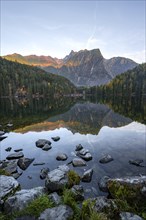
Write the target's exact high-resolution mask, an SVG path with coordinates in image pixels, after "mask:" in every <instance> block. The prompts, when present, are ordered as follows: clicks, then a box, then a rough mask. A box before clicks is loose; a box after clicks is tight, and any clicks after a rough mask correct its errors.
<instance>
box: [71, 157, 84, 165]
mask: <svg viewBox="0 0 146 220" xmlns="http://www.w3.org/2000/svg"><path fill="white" fill-rule="evenodd" d="M72 164H73V166H74V167H82V166H86V163H85V162H84V161H83V160H82V159H80V158H74V159H73V160H72Z"/></svg>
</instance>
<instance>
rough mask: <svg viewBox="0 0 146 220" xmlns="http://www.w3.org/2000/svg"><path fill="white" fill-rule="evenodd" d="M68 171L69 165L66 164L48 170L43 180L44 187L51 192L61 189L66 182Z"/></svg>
mask: <svg viewBox="0 0 146 220" xmlns="http://www.w3.org/2000/svg"><path fill="white" fill-rule="evenodd" d="M68 171H69V167H68V166H66V165H62V166H59V167H58V168H57V169H55V170H52V171H50V172H49V173H48V175H47V177H46V181H45V186H46V188H47V189H48V190H49V191H51V192H55V191H58V190H61V189H63V188H64V187H65V186H66V185H67V183H68V178H67V173H68Z"/></svg>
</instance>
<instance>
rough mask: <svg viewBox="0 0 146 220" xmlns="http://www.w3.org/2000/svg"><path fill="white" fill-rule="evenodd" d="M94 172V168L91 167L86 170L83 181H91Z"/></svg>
mask: <svg viewBox="0 0 146 220" xmlns="http://www.w3.org/2000/svg"><path fill="white" fill-rule="evenodd" d="M92 174H93V169H89V170H87V171H85V172H84V174H83V176H82V181H83V182H90V181H91V179H92Z"/></svg>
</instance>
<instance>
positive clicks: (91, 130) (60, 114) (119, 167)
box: [0, 99, 146, 196]
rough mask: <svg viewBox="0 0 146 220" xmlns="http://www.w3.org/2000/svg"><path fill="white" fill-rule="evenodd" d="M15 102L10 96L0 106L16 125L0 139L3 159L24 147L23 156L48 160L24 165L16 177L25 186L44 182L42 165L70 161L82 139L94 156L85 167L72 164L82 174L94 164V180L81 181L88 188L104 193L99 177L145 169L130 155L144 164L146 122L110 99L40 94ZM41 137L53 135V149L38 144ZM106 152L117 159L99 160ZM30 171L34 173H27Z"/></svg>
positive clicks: (2, 118) (1, 116) (2, 116)
mask: <svg viewBox="0 0 146 220" xmlns="http://www.w3.org/2000/svg"><path fill="white" fill-rule="evenodd" d="M1 104H2V100H1ZM11 105H12V103H10V101H9V100H7V101H6V100H5V101H4V102H3V105H2V108H1V109H0V124H2V126H4V125H5V123H6V120H7V122H8V121H11V122H12V123H13V124H14V128H13V129H14V130H13V131H11V132H9V133H7V134H6V135H7V136H8V137H7V138H6V139H4V140H3V141H2V142H1V143H0V147H1V160H3V159H5V158H6V156H7V155H8V154H10V153H12V152H13V151H14V150H15V149H18V148H23V153H24V155H25V157H29V158H35V161H34V162H35V163H38V162H44V163H45V165H42V166H33V164H31V165H30V166H29V167H28V169H27V170H25V171H23V174H22V176H20V177H19V178H18V181H19V182H20V184H21V187H22V188H32V187H34V186H40V185H44V180H41V179H40V177H39V175H40V170H41V169H42V168H43V167H48V168H49V169H50V170H52V169H55V168H56V167H57V166H59V165H61V164H67V163H69V162H70V161H71V160H72V159H73V158H75V157H76V155H75V147H76V145H78V144H82V145H83V146H84V148H86V149H89V151H90V152H91V154H92V156H93V159H92V160H91V161H88V162H86V163H87V166H86V167H78V168H74V167H73V166H72V165H71V164H70V165H69V166H70V168H71V169H75V170H76V171H77V172H78V173H79V174H80V175H83V172H84V170H87V169H89V168H93V178H92V181H91V182H90V183H82V185H83V186H84V187H85V189H86V194H88V193H90V194H91V196H95V195H99V194H100V195H102V194H104V193H102V192H100V190H99V189H98V181H99V180H100V178H101V177H103V176H105V175H108V176H111V177H120V176H127V175H139V174H146V171H145V167H136V166H134V165H131V164H129V160H134V159H142V160H144V162H143V164H144V165H146V157H145V132H146V126H145V125H143V124H141V123H138V122H133V121H132V119H130V118H127V117H124V116H123V115H120V114H118V113H115V112H114V111H113V110H112V109H110V108H109V107H108V106H107V105H104V104H99V103H91V102H89V101H88V102H82V101H76V100H74V99H72V100H71V99H67V100H66V101H65V100H64V99H62V101H61V100H60V101H58V103H57V101H56V102H54V103H51V101H50V103H48V102H47V100H42V99H41V100H31V101H29V102H28V104H27V105H26V104H25V105H26V106H25V107H24V106H21V105H20V103H19V104H18V103H17V102H13V108H11V107H12V106H11ZM50 106H51V107H50ZM57 106H58V107H57ZM9 107H10V108H9ZM53 136H59V137H60V140H59V141H58V142H53V141H52V140H51V137H53ZM38 139H48V140H51V142H52V149H51V150H49V151H47V152H46V151H43V150H42V149H40V148H37V147H36V146H35V142H36V141H37V140H38ZM7 147H12V150H11V152H6V151H5V149H6V148H7ZM58 153H65V154H67V155H68V159H67V160H66V161H57V160H56V156H57V155H58ZM105 154H110V155H112V157H113V158H114V160H113V161H112V162H110V163H108V164H100V163H99V159H100V158H101V157H102V156H103V155H105ZM28 176H31V177H32V179H28Z"/></svg>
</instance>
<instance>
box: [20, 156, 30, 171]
mask: <svg viewBox="0 0 146 220" xmlns="http://www.w3.org/2000/svg"><path fill="white" fill-rule="evenodd" d="M33 161H34V158H26V157H22V158H20V159H19V160H18V162H17V164H18V166H19V167H20V168H21V169H22V170H26V169H27V168H28V167H29V165H30V164H31V163H32V162H33Z"/></svg>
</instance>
